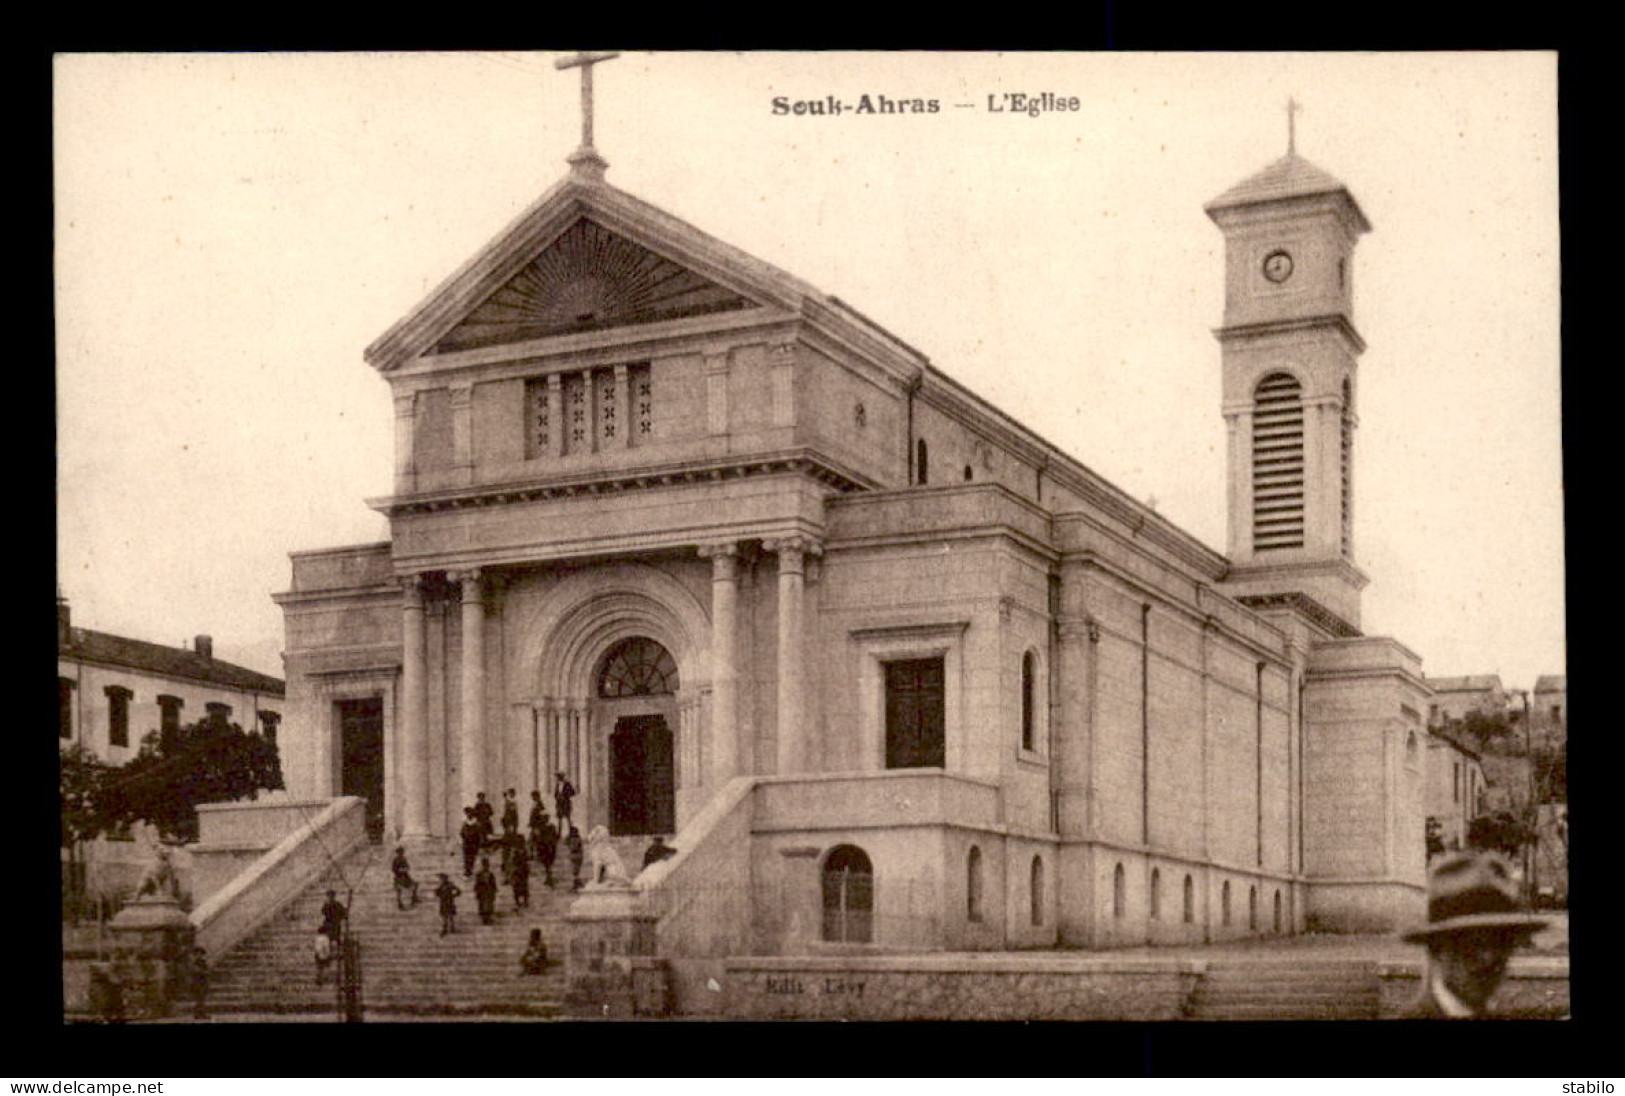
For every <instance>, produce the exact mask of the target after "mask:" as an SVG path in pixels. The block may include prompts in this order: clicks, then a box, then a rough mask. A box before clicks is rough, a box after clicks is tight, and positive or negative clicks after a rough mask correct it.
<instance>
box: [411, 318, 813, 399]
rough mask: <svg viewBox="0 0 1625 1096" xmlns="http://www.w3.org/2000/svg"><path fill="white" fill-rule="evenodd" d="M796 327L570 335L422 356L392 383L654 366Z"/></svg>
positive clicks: (789, 323) (778, 324)
mask: <svg viewBox="0 0 1625 1096" xmlns="http://www.w3.org/2000/svg"><path fill="white" fill-rule="evenodd" d="M800 322H801V319H800V317H799V316H798V315H796V314H794V313H790V312H786V311H784V310H783V309H780V308H774V307H759V308H754V309H749V310H745V311H738V312H717V313H710V314H708V315H704V316H684V317H681V318H679V319H675V320H658V321H656V322H654V323H643V324H628V325H626V326H624V327H605V328H599V329H597V330H593V331H573V332H569V333H568V334H563V335H548V336H545V337H543V338H539V339H522V340H519V341H517V342H511V343H498V344H496V345H494V346H481V347H474V348H472V349H469V350H455V351H451V352H448V353H445V354H433V355H427V354H426V355H421V356H418V357H414V358H412V359H410V360H408V361H406V362H404V363H403V364H401V365H399V366H397V367H396V368H394V369H392V370H390V379H391V381H392V382H404V381H407V380H412V381H415V382H417V383H416V385H415V386H409V387H430V386H425V385H423V384H422V380H423V379H425V378H430V377H432V378H433V379H434V380H435V381H436V382H437V383H438V382H441V381H445V380H447V379H448V378H452V377H457V378H459V379H464V380H465V381H472V382H474V383H479V382H482V381H489V380H503V379H506V378H509V377H516V376H524V377H533V376H543V375H546V374H549V373H568V372H571V371H572V370H579V369H584V368H590V367H592V366H595V365H608V364H612V363H613V364H619V363H621V362H624V361H626V360H627V359H628V358H649V359H651V360H652V359H655V358H665V357H680V356H682V355H684V354H703V353H705V351H706V349H707V348H708V346H709V345H710V344H713V343H715V342H716V341H717V340H718V337H719V336H722V337H723V338H725V339H730V341H732V342H735V343H742V342H743V340H744V339H745V338H746V337H748V336H750V335H752V334H755V333H760V335H761V339H762V341H764V342H766V341H769V340H770V339H774V338H788V337H791V336H792V333H793V332H794V331H795V328H796V325H797V324H799V323H800ZM689 343H692V344H693V345H692V346H690V345H688V344H689Z"/></svg>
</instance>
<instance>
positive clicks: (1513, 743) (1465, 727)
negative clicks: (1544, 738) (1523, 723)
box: [1445, 708, 1523, 754]
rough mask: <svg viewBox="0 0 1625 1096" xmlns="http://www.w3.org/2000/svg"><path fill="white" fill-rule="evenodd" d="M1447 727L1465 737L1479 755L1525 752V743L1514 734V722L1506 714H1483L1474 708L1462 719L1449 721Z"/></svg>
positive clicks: (1446, 723)
mask: <svg viewBox="0 0 1625 1096" xmlns="http://www.w3.org/2000/svg"><path fill="white" fill-rule="evenodd" d="M1445 726H1446V728H1447V729H1449V730H1452V731H1456V732H1458V733H1460V734H1462V735H1464V736H1465V737H1466V738H1467V740H1468V742H1469V744H1470V745H1471V746H1472V748H1473V749H1475V750H1477V751H1478V752H1479V753H1494V754H1520V753H1522V752H1523V741H1522V739H1520V738H1519V737H1517V736H1516V735H1514V734H1513V733H1512V730H1513V728H1512V721H1511V720H1509V719H1508V718H1507V714H1506V712H1481V711H1479V710H1478V709H1476V708H1474V709H1472V710H1470V711H1469V712H1467V714H1466V715H1464V716H1462V717H1461V718H1460V719H1450V720H1447V721H1446V722H1445Z"/></svg>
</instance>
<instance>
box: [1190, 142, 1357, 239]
mask: <svg viewBox="0 0 1625 1096" xmlns="http://www.w3.org/2000/svg"><path fill="white" fill-rule="evenodd" d="M1318 194H1340V195H1342V196H1343V197H1344V198H1346V199H1347V200H1348V203H1349V205H1350V206H1352V207H1353V210H1354V214H1355V218H1356V220H1357V222H1358V224H1359V226H1360V230H1361V231H1362V232H1369V231H1371V222H1370V221H1368V220H1367V219H1366V216H1365V213H1364V211H1362V210H1361V209H1360V204H1359V203H1358V202H1356V201H1355V200H1354V195H1353V194H1351V193H1349V188H1348V187H1346V186H1344V185H1343V184H1342V183H1341V182H1339V181H1338V180H1337V179H1336V178H1335V177H1333V176H1332V175H1330V174H1328V173H1327V172H1325V171H1323V170H1322V169H1320V168H1318V167H1316V166H1315V165H1314V164H1312V163H1310V162H1309V161H1308V160H1305V159H1304V158H1303V157H1302V156H1299V155H1298V154H1297V153H1296V152H1288V153H1287V154H1286V155H1285V156H1282V157H1281V158H1280V159H1279V160H1276V161H1275V162H1274V163H1272V164H1270V165H1269V166H1268V167H1266V168H1264V169H1263V170H1262V171H1260V172H1258V173H1257V174H1254V175H1249V176H1248V177H1247V178H1245V179H1243V180H1242V181H1241V182H1239V183H1237V184H1236V185H1235V186H1233V187H1231V188H1230V189H1229V190H1227V191H1225V192H1224V193H1223V194H1221V195H1219V196H1218V197H1217V198H1215V199H1213V200H1212V201H1211V202H1209V203H1207V205H1205V206H1203V207H1202V208H1203V209H1204V210H1206V211H1207V213H1208V215H1209V216H1212V215H1213V214H1214V213H1217V212H1218V211H1220V210H1225V209H1234V208H1236V207H1238V206H1249V205H1259V204H1262V203H1265V202H1278V201H1283V200H1286V199H1290V198H1308V197H1312V196H1314V195H1318Z"/></svg>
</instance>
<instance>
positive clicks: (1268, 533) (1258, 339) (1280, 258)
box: [1204, 148, 1371, 635]
mask: <svg viewBox="0 0 1625 1096" xmlns="http://www.w3.org/2000/svg"><path fill="white" fill-rule="evenodd" d="M1204 208H1205V210H1206V212H1207V215H1208V216H1209V217H1211V218H1212V219H1213V221H1214V223H1215V224H1217V225H1218V226H1219V229H1220V231H1222V232H1223V233H1224V241H1225V292H1224V326H1222V327H1220V328H1219V329H1218V330H1217V331H1216V332H1215V335H1216V336H1217V337H1218V340H1219V346H1220V348H1221V355H1222V363H1223V365H1222V368H1223V375H1224V384H1223V393H1224V394H1223V401H1224V402H1223V411H1224V418H1225V426H1226V427H1227V432H1228V447H1229V450H1228V451H1229V456H1228V474H1229V490H1228V514H1229V522H1228V526H1229V535H1228V553H1227V554H1228V555H1229V557H1230V563H1231V570H1230V573H1229V575H1228V576H1227V577H1226V580H1225V583H1224V586H1225V591H1226V592H1227V593H1229V594H1230V595H1231V596H1233V597H1238V598H1241V599H1242V600H1243V601H1244V602H1248V603H1252V604H1256V605H1260V606H1263V605H1270V604H1284V603H1287V602H1291V603H1295V604H1297V605H1299V606H1300V607H1302V608H1305V609H1307V610H1308V611H1309V612H1308V615H1310V616H1311V617H1313V618H1318V619H1319V622H1320V623H1321V625H1322V627H1325V628H1326V629H1327V630H1328V631H1330V632H1332V633H1333V634H1342V635H1356V634H1358V632H1359V626H1360V590H1361V588H1362V587H1364V586H1365V584H1366V581H1367V580H1366V577H1365V575H1364V574H1362V573H1361V572H1360V570H1359V568H1357V567H1356V566H1355V564H1354V537H1353V519H1354V482H1353V466H1352V465H1353V456H1354V431H1355V426H1356V423H1357V420H1356V418H1355V414H1354V398H1355V392H1356V389H1357V387H1358V381H1357V377H1356V370H1355V365H1356V362H1357V360H1358V358H1359V355H1360V353H1361V352H1362V351H1363V350H1364V349H1365V342H1364V341H1363V340H1362V339H1361V338H1360V334H1359V332H1358V331H1356V330H1355V327H1354V245H1355V243H1356V242H1357V241H1358V239H1359V237H1360V236H1361V235H1362V234H1363V233H1366V232H1369V231H1370V230H1371V225H1370V222H1368V221H1367V220H1366V218H1365V214H1364V213H1362V212H1361V211H1360V207H1359V204H1358V203H1356V202H1355V200H1354V196H1353V195H1352V194H1350V193H1349V191H1348V188H1347V187H1345V186H1344V185H1343V184H1342V183H1340V182H1338V181H1337V180H1336V179H1334V178H1332V177H1331V176H1330V175H1328V174H1326V172H1324V171H1322V170H1321V169H1320V168H1318V167H1315V166H1314V165H1313V164H1311V163H1310V162H1309V161H1307V160H1305V159H1304V158H1303V157H1301V156H1299V155H1298V154H1297V152H1296V151H1294V150H1291V149H1290V148H1289V151H1288V152H1287V154H1286V155H1285V156H1283V157H1281V158H1280V159H1279V160H1276V161H1275V162H1274V163H1272V164H1270V165H1269V166H1268V167H1266V168H1264V170H1262V171H1260V172H1258V173H1257V174H1256V175H1253V176H1251V177H1250V178H1248V179H1245V180H1243V181H1242V182H1240V183H1238V184H1237V185H1235V186H1233V187H1231V188H1230V189H1229V190H1227V191H1225V192H1224V193H1223V194H1221V195H1220V196H1219V197H1218V198H1215V199H1214V200H1213V201H1211V202H1209V203H1208V204H1207V205H1206V206H1205V207H1204ZM1305 598H1307V599H1309V601H1310V602H1312V603H1313V604H1312V605H1306V604H1305V603H1304V599H1305ZM1317 608H1318V609H1319V610H1324V611H1325V612H1324V613H1322V612H1316V611H1315V610H1316V609H1317ZM1326 613H1329V614H1330V617H1329V618H1328V617H1327V616H1326Z"/></svg>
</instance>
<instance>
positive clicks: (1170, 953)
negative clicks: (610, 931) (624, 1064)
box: [148, 911, 1569, 1024]
mask: <svg viewBox="0 0 1625 1096" xmlns="http://www.w3.org/2000/svg"><path fill="white" fill-rule="evenodd" d="M1542 916H1545V917H1548V918H1550V920H1551V921H1552V927H1551V928H1549V929H1547V930H1546V931H1545V932H1543V933H1541V934H1540V935H1539V936H1536V937H1535V940H1534V946H1533V947H1532V948H1530V949H1529V950H1527V951H1522V952H1519V953H1518V956H1515V957H1514V962H1517V961H1518V959H1519V958H1520V957H1521V958H1527V959H1530V960H1534V961H1536V962H1540V961H1543V960H1547V959H1559V958H1567V957H1568V944H1569V917H1568V914H1567V913H1566V912H1562V911H1559V912H1555V913H1550V914H1543V915H1542ZM973 954H976V955H979V956H984V957H985V956H987V955H988V954H989V953H987V952H976V953H973ZM1021 954H1022V955H1024V956H1038V955H1043V954H1045V953H1044V952H1030V951H1024V952H1022V953H1021ZM1054 954H1056V955H1064V956H1068V957H1070V958H1077V957H1078V956H1079V955H1081V954H1084V953H1082V952H1078V951H1057V952H1055V953H1054ZM1093 954H1095V955H1098V956H1100V957H1102V958H1106V957H1114V958H1146V959H1153V958H1154V959H1219V958H1223V959H1237V958H1246V957H1252V958H1256V959H1260V960H1269V959H1281V958H1288V957H1301V958H1302V959H1304V960H1305V961H1309V962H1313V961H1314V960H1316V959H1328V960H1332V959H1369V960H1372V961H1374V962H1407V961H1409V962H1416V963H1420V962H1421V961H1422V959H1423V957H1424V955H1425V952H1424V950H1423V949H1422V948H1421V947H1420V946H1418V945H1416V944H1407V943H1405V942H1404V941H1403V940H1400V939H1399V938H1398V937H1396V936H1345V935H1334V934H1329V933H1327V934H1309V935H1305V936H1288V937H1283V938H1280V939H1275V940H1237V941H1231V942H1229V943H1223V944H1204V945H1201V946H1199V947H1157V948H1152V947H1142V948H1117V949H1113V950H1112V951H1103V952H1095V953H1093ZM367 1019H368V1021H369V1022H371V1023H432V1024H444V1023H510V1022H511V1023H536V1022H537V1021H538V1020H539V1019H541V1018H539V1017H534V1016H410V1015H388V1014H386V1015H379V1014H375V1013H368V1016H367ZM560 1019H569V1018H568V1017H560ZM148 1022H150V1023H162V1024H193V1023H197V1022H198V1021H196V1020H193V1019H191V1018H190V1017H173V1018H170V1019H166V1020H154V1021H148ZM209 1022H210V1023H216V1024H263V1023H278V1024H290V1023H292V1024H331V1023H336V1022H337V1020H336V1018H335V1017H334V1015H333V1013H331V1012H326V1013H292V1014H281V1013H277V1014H260V1013H246V1012H238V1013H221V1014H217V1015H213V1016H211V1017H210V1018H209Z"/></svg>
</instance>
